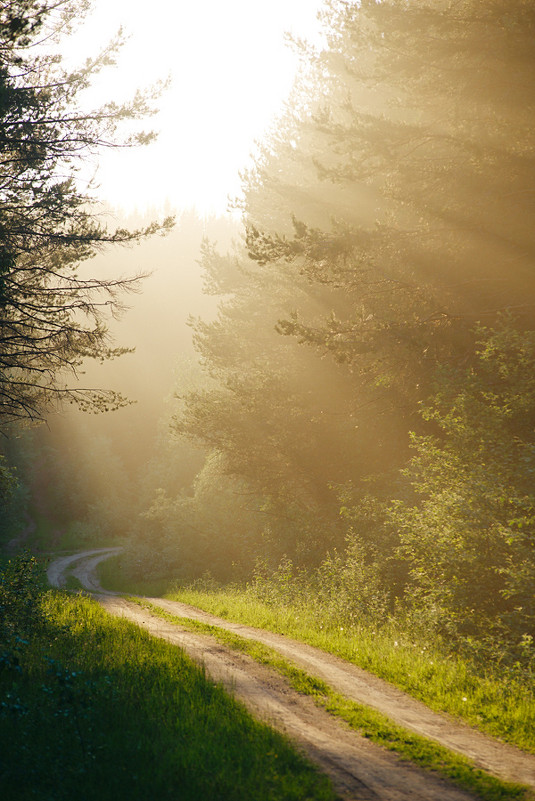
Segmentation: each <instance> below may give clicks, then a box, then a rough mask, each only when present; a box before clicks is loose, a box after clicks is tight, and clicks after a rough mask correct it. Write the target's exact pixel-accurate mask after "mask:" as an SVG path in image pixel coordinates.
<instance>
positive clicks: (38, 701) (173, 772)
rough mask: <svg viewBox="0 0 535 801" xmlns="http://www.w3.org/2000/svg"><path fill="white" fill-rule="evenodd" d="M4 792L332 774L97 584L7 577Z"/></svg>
mask: <svg viewBox="0 0 535 801" xmlns="http://www.w3.org/2000/svg"><path fill="white" fill-rule="evenodd" d="M0 607H1V612H2V615H1V618H0V621H1V623H0V637H1V642H0V794H1V795H2V797H3V798H18V799H21V801H26V799H28V801H29V799H35V798H39V799H43V801H44V799H50V801H52V799H53V801H63V799H65V801H67V799H68V800H69V801H70V799H72V798H79V797H80V786H81V783H83V787H84V791H83V797H84V799H88V801H89V800H90V799H95V801H97V799H98V801H105V800H106V799H110V801H111V799H117V798H129V799H139V801H142V800H143V801H145V799H147V798H158V799H161V800H162V801H164V800H165V799H169V801H171V799H172V800H173V801H175V799H177V798H180V799H181V801H182V799H183V800H184V801H187V799H191V801H198V799H199V798H210V799H221V801H224V800H226V799H232V801H234V800H236V801H237V800H238V799H244V801H245V799H250V798H255V799H266V800H267V799H270V801H275V800H276V799H280V801H286V800H287V799H295V801H298V799H302V800H303V801H304V799H317V801H333V799H334V798H335V794H334V792H333V791H332V789H331V788H330V785H329V782H328V780H327V779H326V778H325V777H323V776H321V775H319V774H318V773H317V772H316V770H315V769H314V768H313V767H312V766H311V765H310V764H309V763H307V762H306V761H305V760H304V759H303V758H302V757H301V756H300V755H298V754H297V753H296V752H295V751H294V750H293V749H292V748H291V747H290V745H289V744H288V743H287V741H286V740H285V739H284V738H283V737H282V736H280V735H279V734H277V733H275V732H274V731H273V730H272V729H270V728H269V727H268V726H265V725H263V724H260V723H258V722H257V721H255V720H254V719H253V718H251V717H250V716H249V715H248V714H247V712H246V711H245V709H244V708H243V707H242V706H241V705H240V704H239V703H237V702H236V701H234V700H233V699H231V698H230V697H229V696H228V695H227V694H226V693H225V692H224V691H223V690H222V688H221V687H219V686H216V685H214V684H212V683H211V682H210V681H207V679H206V677H205V675H204V673H203V671H202V670H201V669H200V668H199V667H197V666H196V665H194V663H193V662H192V661H191V660H190V659H188V658H187V657H186V656H185V655H184V654H183V653H182V652H181V651H180V649H178V648H176V647H174V646H170V645H168V644H167V643H164V642H162V641H159V640H156V639H154V638H152V637H151V636H150V635H148V634H147V633H146V632H144V631H143V630H141V629H139V628H138V627H137V626H135V625H133V624H130V623H128V622H127V621H123V620H117V619H113V618H110V616H109V615H107V614H106V613H105V612H104V611H103V610H102V609H101V608H100V607H99V606H98V604H97V603H96V602H93V601H91V600H90V599H88V598H84V597H82V596H75V595H67V594H65V593H60V592H52V591H46V590H45V589H44V586H43V576H42V573H41V570H40V568H39V566H38V564H37V563H36V561H35V560H34V559H33V558H31V557H23V558H21V559H18V560H16V561H11V562H9V563H8V564H7V566H5V567H4V570H3V572H2V574H1V577H0Z"/></svg>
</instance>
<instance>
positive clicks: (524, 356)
mask: <svg viewBox="0 0 535 801" xmlns="http://www.w3.org/2000/svg"><path fill="white" fill-rule="evenodd" d="M478 336H479V343H478V351H477V361H476V362H475V363H474V365H473V366H472V367H471V368H469V369H468V370H466V369H465V370H457V371H452V370H446V369H445V370H443V371H442V372H441V375H440V379H439V381H438V386H437V392H436V394H435V395H434V396H433V397H432V398H431V399H430V400H429V402H428V403H426V404H425V406H423V408H422V415H423V416H424V418H425V419H427V420H430V421H433V422H434V423H436V424H437V426H438V429H439V432H440V437H436V436H425V437H416V436H415V437H414V438H413V445H414V448H415V451H416V455H415V456H414V458H413V459H412V460H411V462H410V465H409V467H408V468H407V476H408V478H409V479H410V480H411V482H412V485H413V487H414V489H415V492H416V494H417V496H418V497H419V499H420V500H419V503H418V504H417V505H416V506H410V505H408V504H406V503H402V502H399V503H397V504H394V505H393V506H392V508H391V520H392V523H393V525H397V526H398V527H399V535H400V540H401V546H400V549H401V553H402V554H403V557H404V558H405V559H406V560H407V562H408V563H409V565H410V569H411V576H412V580H413V581H414V584H415V586H416V587H417V588H418V589H419V591H420V592H423V593H424V595H425V596H427V597H428V598H429V599H435V600H436V601H437V602H438V603H439V604H441V605H443V606H444V608H445V611H446V613H447V614H452V615H453V616H454V619H455V620H457V621H458V623H459V625H460V626H461V628H464V629H465V630H466V629H468V630H475V631H478V630H479V631H482V630H483V631H484V628H485V627H486V626H488V622H489V619H490V621H494V622H499V623H501V624H502V632H501V633H502V634H503V633H506V634H507V633H509V636H511V637H513V638H516V640H518V639H519V638H520V635H522V634H525V635H529V636H533V633H534V629H533V626H534V623H535V607H534V606H533V588H534V586H535V583H534V582H535V562H534V559H533V538H534V521H535V516H534V513H535V495H534V489H533V474H534V472H535V461H534V456H535V440H534V422H535V378H534V376H535V335H534V333H533V331H524V332H522V331H518V330H517V329H515V328H513V327H512V325H511V321H510V320H509V319H508V318H505V319H504V320H503V322H502V324H501V325H500V326H499V327H498V328H495V329H488V328H484V327H480V328H479V329H478ZM423 602H424V601H423V598H420V603H423Z"/></svg>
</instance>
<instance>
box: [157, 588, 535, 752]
mask: <svg viewBox="0 0 535 801" xmlns="http://www.w3.org/2000/svg"><path fill="white" fill-rule="evenodd" d="M166 597H167V598H169V599H171V600H177V601H182V602H184V603H188V604H191V605H193V606H197V607H199V608H201V609H204V610H205V611H207V612H210V613H211V614H214V615H217V616H219V617H223V618H228V619H229V620H233V621H235V622H240V623H244V624H247V625H250V626H256V627H258V628H265V629H269V630H270V631H275V632H278V633H280V634H287V635H289V636H291V637H294V638H295V639H297V640H301V641H303V642H306V643H309V644H310V645H314V646H317V647H318V648H321V649H322V650H324V651H327V652H328V653H332V654H335V655H337V656H340V657H342V658H343V659H347V660H349V661H350V662H353V663H354V664H356V665H358V666H359V667H361V668H363V669H364V670H368V671H370V672H371V673H374V674H375V675H377V676H379V677H380V678H383V679H386V680H387V681H389V682H391V683H392V684H395V685H396V686H397V687H399V688H400V689H402V690H404V691H405V692H407V693H409V694H410V695H412V696H414V697H416V698H418V699H420V700H421V701H423V702H424V703H425V704H427V705H428V706H429V707H431V708H432V709H434V710H436V711H442V712H447V713H449V714H451V715H454V716H455V717H458V718H461V719H462V720H464V721H466V722H467V723H469V724H470V725H473V726H475V727H477V728H479V729H481V730H482V731H485V732H487V733H488V734H491V735H493V736H496V737H499V738H500V739H502V740H504V741H505V742H509V743H512V744H514V745H517V746H519V747H520V748H523V749H525V750H527V751H532V752H535V739H534V736H533V732H534V730H535V729H534V721H535V693H534V688H533V683H532V682H531V681H529V680H528V679H527V678H526V676H525V674H520V675H516V676H515V674H514V671H513V670H511V671H506V670H505V669H504V670H503V671H500V669H499V666H497V665H488V664H487V665H484V664H478V663H477V662H475V661H473V660H469V659H467V658H463V657H462V656H460V655H456V654H454V653H452V652H451V651H450V650H449V649H448V647H447V643H445V642H441V641H440V640H437V641H436V642H435V643H434V644H433V643H430V642H429V640H428V639H425V638H422V639H418V636H417V635H416V634H415V632H414V631H410V630H406V629H405V630H403V628H402V627H401V626H400V625H396V624H395V622H389V623H385V624H383V625H380V624H379V625H375V626H372V625H370V624H369V623H367V622H360V621H359V620H354V621H353V622H352V623H348V622H347V621H346V620H344V622H343V625H341V624H340V621H337V620H335V619H333V618H332V617H329V616H328V614H327V613H326V612H325V614H324V613H323V612H324V610H322V608H321V607H320V606H319V605H318V604H317V603H316V602H315V601H316V599H313V598H311V597H310V596H309V597H308V599H302V602H301V603H299V602H297V600H296V599H295V598H294V600H293V601H292V602H284V601H283V600H279V601H276V600H274V599H272V600H271V601H266V600H261V599H259V598H255V597H254V594H253V592H252V591H251V588H249V590H245V591H243V590H240V589H239V588H237V587H231V588H228V589H219V590H211V591H202V590H199V589H194V588H193V589H192V588H189V589H188V588H182V589H177V590H175V591H174V592H170V593H168V594H167V596H166Z"/></svg>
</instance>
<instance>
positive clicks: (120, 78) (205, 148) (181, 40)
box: [68, 0, 321, 213]
mask: <svg viewBox="0 0 535 801" xmlns="http://www.w3.org/2000/svg"><path fill="white" fill-rule="evenodd" d="M93 5H94V11H93V12H92V14H91V16H90V17H89V18H88V20H87V21H86V23H85V24H84V26H83V28H82V29H81V30H80V31H78V33H77V34H76V35H75V36H74V37H72V38H71V39H70V41H69V43H68V57H72V56H74V58H75V59H78V58H79V59H80V60H83V59H84V58H85V57H86V56H87V55H94V54H95V52H96V51H97V50H98V49H99V48H100V47H101V46H102V45H103V44H104V43H105V42H106V41H107V40H109V39H110V38H111V37H112V36H113V34H114V33H115V32H116V31H117V29H118V28H119V27H120V26H123V28H124V30H125V31H126V33H128V34H129V36H130V38H129V41H128V42H127V44H126V45H125V47H124V48H123V50H122V52H121V55H120V57H119V62H118V66H117V67H116V68H115V69H113V70H106V74H105V76H103V77H102V78H99V81H98V84H97V89H98V91H99V93H100V95H101V96H102V98H103V99H105V98H107V99H109V98H110V97H111V98H112V99H120V98H121V97H123V96H126V95H128V93H129V92H132V91H133V90H135V89H136V88H138V87H142V86H146V85H150V84H151V82H153V81H154V80H156V79H158V78H165V77H166V76H167V75H171V78H172V84H171V87H170V89H169V90H168V91H167V92H166V93H165V95H164V96H163V97H162V98H161V100H160V101H159V107H160V109H161V111H160V113H159V115H158V116H157V117H156V118H153V120H152V121H151V122H149V123H148V126H149V127H153V128H156V129H158V130H159V131H160V136H159V140H158V142H157V143H156V144H153V145H151V146H150V147H147V148H143V149H136V150H134V151H130V152H125V151H121V152H119V151H117V150H115V151H109V152H108V153H107V154H105V155H104V156H103V158H101V159H100V162H99V167H98V172H97V174H96V180H97V183H98V184H99V185H100V189H99V193H100V195H101V196H103V197H104V198H105V199H106V200H108V201H109V202H111V203H112V204H113V205H119V206H122V207H123V208H125V209H126V210H127V211H130V210H133V209H135V208H138V209H140V210H142V209H143V208H145V207H146V206H148V205H154V204H156V205H159V204H161V203H163V202H164V200H165V199H166V198H167V199H168V200H169V201H170V202H171V204H172V205H173V206H176V207H178V208H182V207H190V206H193V205H194V206H196V207H197V209H198V210H199V211H201V212H209V211H211V212H217V213H220V212H223V211H224V210H225V209H226V207H227V196H228V195H231V196H233V195H235V194H236V192H237V191H238V188H239V182H238V175H237V174H238V170H239V169H240V168H241V167H243V166H244V165H245V164H246V162H247V158H248V155H249V153H250V152H251V150H252V149H253V146H254V140H255V139H258V138H260V137H261V136H262V132H263V131H264V130H265V128H266V126H267V125H268V124H269V122H270V120H271V119H272V118H273V115H275V114H276V113H277V110H278V109H279V108H280V105H281V102H282V100H283V98H284V97H285V96H286V95H287V93H288V91H289V90H290V87H291V84H292V80H293V76H294V74H295V70H296V66H297V60H296V58H295V56H294V54H293V53H292V52H291V50H290V49H289V48H288V47H287V46H286V45H285V43H284V33H285V32H286V31H290V32H292V33H295V34H296V35H298V36H301V37H305V38H309V39H313V38H314V35H316V36H317V32H318V29H319V25H318V22H317V19H316V14H317V10H318V8H319V7H320V6H321V0H270V2H269V3H266V2H265V0H262V2H261V1H260V0H150V2H149V0H94V4H93Z"/></svg>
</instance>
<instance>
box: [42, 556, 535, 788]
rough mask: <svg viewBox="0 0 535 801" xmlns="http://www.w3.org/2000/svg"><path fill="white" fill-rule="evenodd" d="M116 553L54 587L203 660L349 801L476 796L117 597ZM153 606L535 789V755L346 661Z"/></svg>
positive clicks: (274, 678) (56, 575)
mask: <svg viewBox="0 0 535 801" xmlns="http://www.w3.org/2000/svg"><path fill="white" fill-rule="evenodd" d="M113 553H117V549H102V550H100V551H87V552H84V553H80V554H76V555H74V556H69V557H62V558H61V559H58V560H55V561H54V562H52V564H51V565H50V567H49V569H48V578H49V581H50V583H51V584H52V585H53V586H56V587H61V586H64V585H65V582H66V575H67V574H68V573H69V572H70V573H71V574H72V575H74V576H76V578H78V580H79V581H80V583H81V584H82V586H83V587H85V588H86V589H87V590H89V591H90V592H92V593H93V594H95V595H96V597H97V599H98V600H99V602H100V603H101V604H102V605H103V606H104V607H105V608H106V609H107V610H108V611H109V612H110V613H112V614H115V615H119V616H122V617H126V618H128V619H129V620H132V621H133V622H135V623H137V624H138V625H140V626H143V627H144V628H146V629H148V631H150V632H151V633H152V634H154V635H155V636H158V637H162V638H163V639H166V640H168V641H169V642H172V643H174V644H176V645H179V646H180V647H181V648H183V649H184V650H185V651H187V652H188V653H189V654H190V656H192V657H193V658H194V659H195V660H197V661H198V662H201V663H204V665H205V667H206V670H207V672H208V673H209V675H210V676H211V677H212V678H213V679H214V680H215V681H218V682H221V683H222V684H223V685H225V687H227V689H228V690H229V691H230V692H232V693H233V694H234V695H235V696H237V697H238V698H240V700H242V701H243V703H245V705H246V706H247V707H248V708H249V710H250V711H251V712H252V713H253V714H255V715H256V716H257V717H261V718H262V719H264V720H267V721H268V722H269V723H271V725H273V726H274V727H275V728H277V729H279V730H282V731H283V732H285V733H286V734H287V735H288V736H290V737H291V738H292V740H294V742H297V743H298V744H299V745H300V746H301V747H302V748H303V749H304V751H305V752H306V753H307V754H308V755H309V757H310V758H311V759H312V760H313V761H315V762H316V763H317V764H318V765H319V766H320V767H321V769H322V770H324V771H325V772H326V773H328V774H329V775H330V776H331V778H332V780H333V783H334V784H335V786H336V788H337V790H338V792H339V793H340V794H341V795H342V797H343V798H344V799H347V801H349V800H350V799H351V801H357V800H358V801H367V799H374V800H377V799H380V800H381V801H383V800H384V801H409V799H410V801H424V799H425V801H462V799H469V798H471V796H470V795H469V794H468V793H465V792H463V791H461V790H458V789H456V788H453V787H451V786H450V785H449V784H448V783H446V782H445V781H443V780H442V779H440V778H437V777H436V776H434V775H432V774H430V773H426V772H424V771H420V770H419V769H418V768H415V767H414V766H412V765H409V764H408V763H407V762H403V761H402V760H400V759H398V758H397V757H396V756H395V755H393V754H391V753H389V752H386V751H384V750H383V749H381V748H379V747H377V746H375V745H373V744H372V743H370V742H369V741H368V740H366V739H364V738H363V737H360V736H358V735H357V734H355V733H354V732H352V731H351V730H350V729H349V727H347V726H346V725H345V724H344V723H341V722H338V721H337V720H335V719H334V718H332V717H331V716H330V715H328V713H326V712H324V711H323V710H321V709H319V708H318V707H317V706H316V705H315V704H314V702H313V700H312V699H310V698H308V697H305V696H301V695H299V694H298V693H296V692H295V691H293V690H292V689H290V688H289V686H288V685H287V683H286V682H285V681H284V680H283V679H282V678H280V677H279V676H278V675H276V674H275V673H273V672H272V671H270V670H268V669H267V668H265V667H263V666H261V665H258V664H257V663H256V662H254V661H253V660H251V659H249V658H248V657H246V656H244V655H242V654H238V653H236V652H234V651H232V650H231V649H228V648H226V647H224V646H222V645H220V644H218V643H216V642H215V641H214V640H213V639H212V638H210V637H207V636H204V635H199V634H192V633H191V632H189V631H186V630H184V629H182V628H181V627H180V626H176V625H174V624H171V623H168V622H167V621H165V620H163V619H161V618H159V617H158V616H156V615H152V614H151V613H150V612H148V611H147V610H145V609H142V608H141V607H139V606H138V605H137V604H134V603H131V602H128V601H126V600H125V599H123V598H121V597H119V596H118V595H117V594H115V593H110V592H105V591H103V590H102V589H101V588H100V586H99V583H98V579H97V578H96V566H97V564H98V563H99V562H100V561H102V560H103V559H106V558H108V557H109V556H111V555H112V554H113ZM147 600H149V601H151V602H152V603H154V604H155V605H157V606H159V607H160V608H162V609H164V610H165V611H167V612H171V613H172V614H175V615H178V616H180V617H188V618H191V619H194V620H200V621H203V622H205V623H210V624H212V625H216V626H219V627H220V628H223V629H226V630H229V631H233V632H235V633H236V634H239V635H240V636H242V637H246V638H250V639H254V640H257V641H259V642H262V643H265V644H266V645H269V646H271V647H272V648H274V649H276V650H277V651H279V652H280V653H281V655H282V656H284V657H285V658H287V659H288V660H289V661H291V662H293V663H294V664H296V665H298V666H299V667H302V668H303V669H305V670H306V671H307V672H308V673H310V674H311V675H313V676H316V677H318V678H321V679H323V680H324V681H325V682H327V683H328V684H329V685H330V686H331V687H332V688H333V689H335V690H336V691H337V692H339V693H341V694H342V695H345V696H346V697H347V698H350V699H353V700H355V701H357V702H359V703H364V704H367V705H368V706H371V707H374V708H375V709H378V710H380V711H381V712H383V713H384V714H386V715H388V716H389V717H390V718H391V719H393V720H395V721H396V722H398V723H400V724H401V725H403V726H405V727H406V728H408V729H411V730H412V731H415V732H417V733H419V734H422V735H424V736H426V737H429V738H430V739H433V740H436V741H437V742H440V743H442V744H443V745H446V746H447V747H449V748H451V749H452V750H454V751H457V752H459V753H463V754H465V755H466V756H468V757H470V758H471V759H473V760H474V762H475V763H476V764H477V765H478V766H479V767H481V768H483V769H485V770H487V771H488V772H489V773H492V774H494V775H496V776H499V777H500V778H502V779H506V780H510V781H517V782H522V783H524V784H528V785H530V786H531V787H535V756H532V755H529V754H525V753H523V752H521V751H519V750H517V749H515V748H513V747H511V746H507V745H504V744H501V743H499V742H497V741H495V740H493V739H491V738H489V737H486V736H485V735H482V734H480V733H478V732H475V731H473V730H472V729H470V728H469V727H467V726H464V725H460V724H458V723H455V722H453V721H451V720H449V719H448V718H446V717H445V716H442V715H439V714H437V713H435V712H432V711H431V710H429V709H428V708H427V707H425V706H424V705H423V704H421V703H420V702H418V701H416V700H415V699H413V698H411V697H410V696H407V695H406V694H405V693H403V692H401V691H400V690H397V689H396V688H394V687H392V686H391V685H389V684H388V683H386V682H384V681H382V680H380V679H378V678H376V677H375V676H372V675H371V674H368V673H366V672H365V671H363V670H360V669H359V668H357V667H356V666H354V665H351V664H350V663H348V662H345V661H344V660H342V659H338V658H336V657H333V656H331V655H329V654H326V653H324V652H323V651H320V650H319V649H317V648H313V647H311V646H308V645H305V644H303V643H300V642H297V641H294V640H291V639H290V638H288V637H285V636H281V635H277V634H273V633H272V632H268V631H264V630H261V629H254V628H251V627H249V626H243V625H241V624H237V623H230V622H229V621H227V620H223V619H220V618H216V617H214V616H212V615H209V614H207V613H206V612H203V611H202V610H199V609H195V608H194V607H190V606H187V605H186V604H182V603H179V602H174V601H164V600H162V599H159V598H149V599H147Z"/></svg>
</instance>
